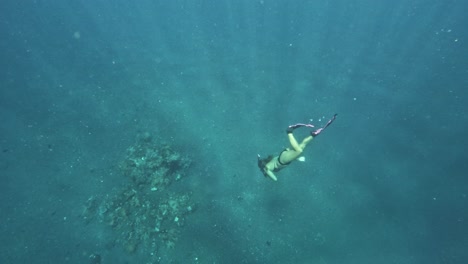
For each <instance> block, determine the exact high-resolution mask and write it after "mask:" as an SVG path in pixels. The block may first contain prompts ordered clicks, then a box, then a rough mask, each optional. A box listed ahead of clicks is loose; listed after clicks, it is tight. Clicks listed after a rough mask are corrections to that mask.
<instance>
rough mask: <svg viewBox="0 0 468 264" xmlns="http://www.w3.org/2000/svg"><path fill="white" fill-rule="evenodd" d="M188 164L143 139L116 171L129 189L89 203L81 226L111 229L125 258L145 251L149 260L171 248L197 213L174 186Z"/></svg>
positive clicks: (148, 137)
mask: <svg viewBox="0 0 468 264" xmlns="http://www.w3.org/2000/svg"><path fill="white" fill-rule="evenodd" d="M190 163H191V160H190V159H188V158H187V157H184V156H182V155H181V154H180V153H179V152H177V151H175V150H174V149H173V148H171V146H170V145H168V144H165V143H160V141H159V140H156V139H154V138H152V137H151V135H149V134H148V133H145V134H143V135H142V136H140V137H139V138H138V140H137V142H136V144H135V145H134V146H131V147H130V148H128V149H127V155H126V157H125V159H124V160H123V161H122V163H121V164H120V166H119V170H120V172H121V174H122V175H124V176H125V177H128V178H129V183H128V184H127V185H126V186H124V187H122V189H121V190H118V191H117V192H116V193H113V194H105V195H100V196H92V197H90V198H89V199H88V201H87V202H86V203H85V206H84V210H83V215H82V216H83V218H84V220H85V221H87V222H91V221H99V222H101V223H104V224H106V225H107V226H109V227H111V228H112V229H113V230H114V231H115V232H116V234H117V236H116V237H117V239H116V241H114V242H116V243H115V244H120V245H122V246H123V248H124V249H125V250H126V251H127V252H129V253H134V252H136V251H137V250H141V251H143V250H144V251H148V253H149V254H150V255H153V254H157V252H158V251H159V249H160V248H161V247H167V248H172V247H174V246H175V243H176V242H177V239H178V237H179V234H180V230H181V227H183V226H184V225H185V223H186V221H187V217H188V216H189V215H190V214H192V213H193V212H194V211H195V208H196V205H195V203H194V201H192V200H191V193H190V192H182V193H181V192H180V191H175V190H174V189H176V190H179V189H183V188H175V185H177V184H179V185H180V183H179V181H183V178H184V177H185V176H186V175H187V172H188V168H189V166H190ZM176 182H177V183H176ZM172 186H174V187H172Z"/></svg>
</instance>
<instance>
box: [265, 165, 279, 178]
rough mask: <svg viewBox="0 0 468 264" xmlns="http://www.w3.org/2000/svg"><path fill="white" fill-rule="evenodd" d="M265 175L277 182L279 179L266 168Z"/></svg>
mask: <svg viewBox="0 0 468 264" xmlns="http://www.w3.org/2000/svg"><path fill="white" fill-rule="evenodd" d="M265 173H266V174H267V175H268V177H270V178H271V179H272V180H274V181H277V180H278V178H276V175H275V174H274V173H273V172H272V171H271V170H269V169H266V168H265Z"/></svg>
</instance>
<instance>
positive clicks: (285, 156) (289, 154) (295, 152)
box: [257, 114, 337, 181]
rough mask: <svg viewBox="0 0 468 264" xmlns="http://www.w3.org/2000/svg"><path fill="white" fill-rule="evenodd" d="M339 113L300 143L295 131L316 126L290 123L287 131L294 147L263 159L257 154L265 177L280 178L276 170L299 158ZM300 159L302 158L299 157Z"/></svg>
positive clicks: (259, 165)
mask: <svg viewBox="0 0 468 264" xmlns="http://www.w3.org/2000/svg"><path fill="white" fill-rule="evenodd" d="M336 116H337V114H335V115H333V117H332V118H331V119H330V120H328V122H327V124H325V126H324V127H321V128H319V129H317V130H315V131H311V132H310V136H307V137H306V138H304V139H303V140H302V142H301V143H300V144H299V143H298V142H297V140H296V138H295V137H294V135H293V131H294V130H295V129H296V128H299V127H310V128H312V127H314V126H313V125H312V124H294V125H290V126H289V127H288V128H287V129H286V133H287V135H288V139H289V143H290V144H291V147H292V149H290V148H286V149H284V150H283V151H281V152H280V154H279V155H278V156H276V157H275V156H272V155H270V156H268V157H267V158H265V159H261V158H260V155H258V156H257V159H258V167H259V168H260V171H261V172H262V173H263V175H264V176H265V177H270V179H272V180H274V181H277V180H278V178H277V177H276V175H275V174H274V172H278V171H280V170H281V169H283V168H284V167H286V166H288V165H289V164H290V163H291V162H292V161H294V160H296V159H298V158H299V156H300V155H301V153H302V151H304V149H305V147H306V146H307V144H308V143H309V142H310V141H312V139H314V138H315V137H317V136H318V135H319V134H320V133H322V131H323V130H324V129H325V128H327V127H328V126H329V125H331V123H333V121H335V118H336ZM299 159H300V158H299Z"/></svg>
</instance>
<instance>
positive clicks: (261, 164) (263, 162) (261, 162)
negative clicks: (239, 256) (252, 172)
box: [257, 155, 274, 177]
mask: <svg viewBox="0 0 468 264" xmlns="http://www.w3.org/2000/svg"><path fill="white" fill-rule="evenodd" d="M273 158H274V157H273V156H272V155H268V157H266V158H264V159H261V158H260V156H258V161H257V165H258V168H259V169H260V171H261V172H262V173H263V175H264V176H265V177H267V176H268V175H267V174H266V173H265V166H266V165H267V163H268V162H270V161H271V160H272V159H273Z"/></svg>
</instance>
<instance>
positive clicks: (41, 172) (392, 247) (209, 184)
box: [0, 0, 468, 264]
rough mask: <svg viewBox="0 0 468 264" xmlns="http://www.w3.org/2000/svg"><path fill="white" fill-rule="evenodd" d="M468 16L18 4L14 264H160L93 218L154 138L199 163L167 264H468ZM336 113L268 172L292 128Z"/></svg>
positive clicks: (8, 146)
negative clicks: (122, 166)
mask: <svg viewBox="0 0 468 264" xmlns="http://www.w3.org/2000/svg"><path fill="white" fill-rule="evenodd" d="M467 9H468V7H467V4H466V3H465V2H464V1H456V0H447V1H441V0H439V1H435V0H425V1H422V0H420V1H406V0H395V1H389V0H387V1H371V0H357V1H347V0H338V1H286V0H285V1H280V0H275V1H273V0H271V1H270V0H263V1H247V0H243V1H242V0H241V1H226V0H224V1H223V0H222V1H218V0H216V1H215V0H212V1H189V0H186V1H178V0H175V1H149V0H146V1H143V0H141V1H123V0H113V1H83V0H81V1H76V0H70V1H40V0H37V1H13V0H4V1H2V2H1V3H0V29H1V32H0V33H1V39H0V111H1V116H0V117H1V119H0V136H1V138H0V144H1V150H2V152H1V153H0V199H1V204H0V218H1V223H0V245H1V248H2V250H1V251H0V263H88V255H89V254H91V253H93V252H97V253H99V254H101V255H102V256H103V263H145V262H143V261H144V260H145V259H146V258H145V257H147V256H144V255H143V254H133V255H131V254H127V253H125V252H124V251H123V250H122V249H121V248H120V247H119V246H115V247H112V246H109V243H110V241H111V240H112V237H113V234H112V231H111V230H108V228H107V227H106V226H99V225H95V226H90V225H85V224H84V223H83V221H82V219H81V218H80V217H79V215H80V212H81V211H82V206H83V204H84V202H85V201H86V199H88V197H90V196H92V195H96V194H106V193H110V192H111V191H112V190H113V189H115V188H118V187H119V186H120V185H121V184H124V183H125V179H123V178H122V176H121V175H119V174H118V173H117V172H116V165H117V164H118V163H119V161H121V160H122V159H123V158H124V155H125V149H126V148H127V147H129V146H130V145H132V144H133V143H134V140H135V137H136V135H137V134H138V133H141V132H145V131H149V132H151V133H153V134H155V135H158V136H160V137H162V138H164V139H165V140H168V141H170V142H171V143H173V144H174V145H176V146H178V147H179V148H180V149H182V150H183V151H184V153H186V154H188V155H189V156H191V157H192V158H193V159H194V160H195V164H194V167H193V168H192V172H191V175H189V177H188V178H187V184H190V186H192V188H193V192H194V193H195V194H196V196H197V199H199V201H200V203H201V205H200V209H199V210H198V211H197V212H196V214H194V215H193V216H192V218H191V220H190V221H187V226H186V227H185V229H184V232H183V233H182V237H181V238H180V240H179V242H178V244H177V246H176V248H175V249H174V251H173V252H172V254H171V251H169V253H167V254H166V255H164V256H162V261H161V263H321V264H323V263H468V251H466V248H468V228H467V227H468V225H467V221H468V209H467V208H468V207H467V206H468V203H467V200H468V198H467V195H468V180H467V178H466V177H467V176H466V175H467V173H466V172H467V169H468V168H467V167H468V163H467V153H466V152H467V143H468V142H467V137H466V135H465V133H466V131H467V126H468V122H467V121H468V120H467V119H468V118H467V107H468V106H467V105H468V104H467V103H468V102H467V96H468V90H467V88H468V60H467V58H468V44H467V43H468V29H467V27H466V25H468V18H467V17H466V14H465V12H464V10H467ZM335 112H337V113H339V117H338V119H337V121H336V122H335V123H334V124H333V126H331V127H330V128H329V129H328V130H327V131H326V132H325V133H324V134H323V135H321V136H320V137H319V138H317V139H316V140H315V141H314V142H312V143H311V145H310V146H309V147H308V149H307V150H306V152H305V155H306V158H307V161H306V162H305V163H295V164H292V165H291V166H290V167H289V168H287V169H286V170H284V171H281V172H280V173H279V174H278V177H279V181H278V182H277V183H273V182H271V181H268V180H266V179H264V178H263V177H262V176H261V174H260V173H259V172H258V169H257V167H256V155H257V153H260V154H262V155H267V154H269V153H278V152H279V151H280V150H281V149H282V148H283V147H285V146H287V144H288V142H287V138H286V136H285V133H284V129H285V127H286V126H287V125H289V124H290V123H293V122H307V121H309V120H310V119H313V120H314V122H317V120H318V119H319V118H321V117H323V116H325V117H330V116H331V115H332V114H333V113H335ZM301 133H302V134H301ZM306 133H307V131H299V134H298V135H299V137H301V136H304V135H306ZM267 241H268V242H269V244H270V245H268V244H267ZM195 258H198V261H196V260H195Z"/></svg>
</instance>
